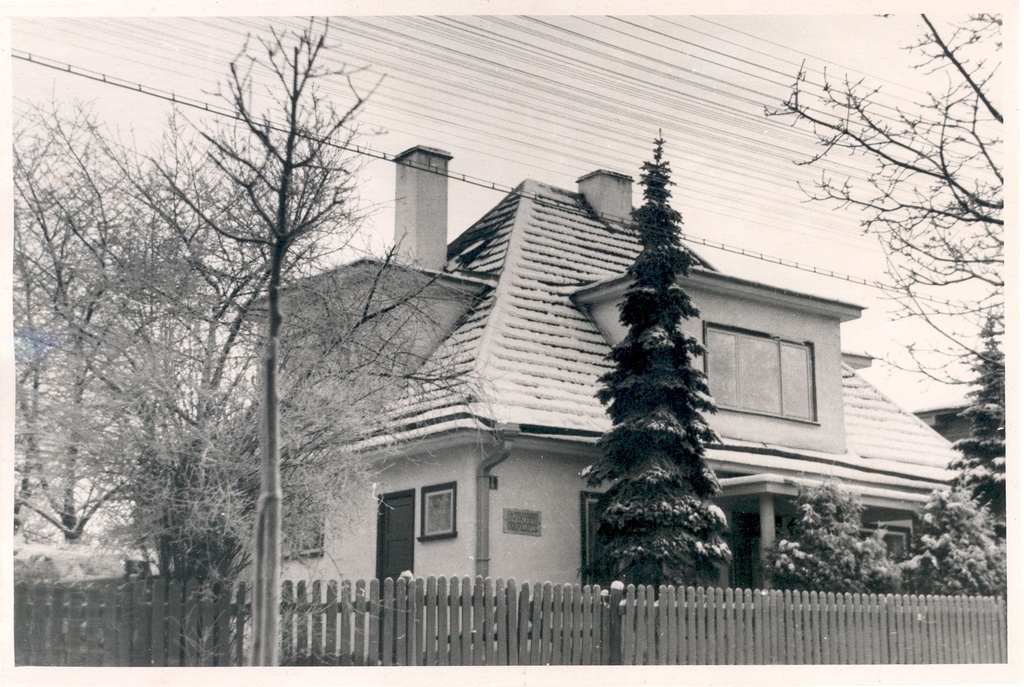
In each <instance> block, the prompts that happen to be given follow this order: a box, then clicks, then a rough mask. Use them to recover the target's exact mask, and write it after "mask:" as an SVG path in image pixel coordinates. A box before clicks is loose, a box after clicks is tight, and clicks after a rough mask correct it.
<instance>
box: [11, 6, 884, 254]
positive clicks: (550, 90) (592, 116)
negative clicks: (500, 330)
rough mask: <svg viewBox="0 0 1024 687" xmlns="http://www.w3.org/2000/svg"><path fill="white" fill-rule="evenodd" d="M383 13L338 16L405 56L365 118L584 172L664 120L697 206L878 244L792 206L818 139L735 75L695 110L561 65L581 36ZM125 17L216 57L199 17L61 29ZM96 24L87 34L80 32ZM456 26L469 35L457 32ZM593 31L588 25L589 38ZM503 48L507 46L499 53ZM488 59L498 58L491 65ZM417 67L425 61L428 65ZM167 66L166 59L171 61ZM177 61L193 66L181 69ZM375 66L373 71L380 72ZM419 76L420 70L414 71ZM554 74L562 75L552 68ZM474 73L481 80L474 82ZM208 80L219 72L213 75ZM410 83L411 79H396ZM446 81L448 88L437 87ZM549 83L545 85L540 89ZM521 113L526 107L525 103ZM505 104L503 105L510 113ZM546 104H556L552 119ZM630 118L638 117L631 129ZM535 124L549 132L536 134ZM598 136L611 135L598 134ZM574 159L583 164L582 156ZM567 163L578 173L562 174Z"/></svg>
mask: <svg viewBox="0 0 1024 687" xmlns="http://www.w3.org/2000/svg"><path fill="white" fill-rule="evenodd" d="M188 21H189V22H190V23H191V22H198V24H199V26H201V27H206V28H209V27H211V26H215V27H217V29H218V30H223V31H239V30H241V31H242V32H243V33H244V32H245V31H246V30H249V32H250V35H258V33H259V32H260V31H264V30H265V29H266V24H265V23H260V22H259V21H257V20H249V19H239V18H222V19H217V18H204V19H203V20H195V19H190V20H188ZM274 21H275V22H276V23H280V24H283V25H284V26H285V27H288V26H294V23H295V21H297V20H289V19H287V18H275V20H274ZM372 21H373V20H372V19H370V20H369V21H367V18H359V19H356V18H346V19H344V20H343V21H341V22H339V23H337V24H332V27H333V30H334V32H335V33H337V34H339V36H340V38H341V40H342V45H343V46H344V47H347V48H350V49H351V47H352V46H356V48H357V50H356V53H357V54H360V55H361V54H364V53H365V52H366V51H372V52H373V60H374V65H375V66H376V65H377V64H378V63H381V66H384V67H387V64H386V63H383V62H381V61H380V60H379V57H380V56H382V55H393V56H394V57H393V58H391V59H392V67H391V68H390V69H389V73H388V75H387V76H388V78H387V80H386V83H385V87H384V88H381V89H379V90H378V91H377V92H376V93H375V95H374V98H373V99H372V101H371V102H369V103H368V104H367V108H366V118H365V119H363V120H362V121H369V122H372V123H375V124H384V125H386V126H388V128H389V129H390V130H392V131H397V132H399V133H401V132H402V131H403V127H404V126H405V125H406V124H410V125H414V126H415V127H416V130H415V132H416V135H417V137H421V136H422V135H423V134H424V133H425V132H433V133H434V135H435V136H436V137H437V138H438V141H437V143H438V144H439V145H441V144H442V142H443V141H446V140H451V139H452V132H453V131H458V134H459V135H458V143H454V142H453V143H452V144H451V145H457V146H458V147H459V148H460V149H462V150H468V151H471V152H477V153H481V154H486V155H488V157H489V158H491V159H498V160H507V161H513V162H516V163H518V164H523V165H529V166H530V167H532V168H534V169H539V170H546V171H551V172H554V173H557V174H566V175H569V174H578V173H579V169H580V166H585V167H587V168H593V167H595V166H598V167H608V166H609V165H612V166H611V168H612V169H620V170H621V169H623V168H631V167H632V166H633V160H634V159H635V157H636V153H635V152H633V149H635V148H638V147H639V146H641V145H646V142H647V141H646V138H644V137H642V136H640V135H639V134H638V133H637V131H638V130H641V129H644V128H647V129H649V130H650V131H656V130H657V129H658V128H661V127H663V126H664V127H665V128H666V129H667V130H669V131H672V132H673V133H672V135H671V143H670V146H669V148H670V149H674V150H672V154H673V159H675V160H677V161H678V162H680V163H681V164H682V165H684V168H685V169H686V170H687V171H688V173H687V174H685V175H682V176H680V181H679V182H678V183H679V188H680V189H683V190H686V191H691V192H692V195H691V196H690V201H689V202H690V205H691V207H692V208H694V209H695V210H704V211H706V212H714V213H716V214H719V215H721V216H725V217H732V218H734V219H743V221H745V222H748V223H750V224H751V225H753V226H760V227H764V228H766V229H768V230H771V231H777V232H781V233H785V234H802V235H804V236H811V237H813V238H820V237H821V236H822V235H823V234H828V235H830V236H832V237H834V238H832V239H831V240H833V241H837V242H841V243H844V244H846V245H848V246H850V247H851V248H853V249H856V250H868V247H867V246H866V245H865V243H864V241H863V235H862V234H861V233H859V232H853V231H850V230H849V229H848V228H843V227H839V226H836V225H835V224H834V216H832V215H831V213H830V212H829V211H828V210H827V209H826V208H825V207H824V206H821V205H818V204H811V205H808V206H804V210H803V211H802V212H800V213H796V214H794V213H792V211H791V209H792V204H791V203H792V202H796V201H791V200H787V199H786V198H785V195H786V194H783V193H779V192H778V191H777V187H778V185H779V183H780V182H782V181H788V182H789V183H788V184H787V186H788V189H790V190H791V191H793V192H795V191H796V188H797V184H798V183H799V182H798V180H799V179H801V174H803V181H804V183H807V184H813V183H814V180H812V179H808V178H806V173H801V172H798V171H797V169H798V168H796V167H794V166H793V165H792V161H793V160H794V159H799V158H806V157H808V156H809V152H808V151H809V148H808V140H809V139H808V137H807V136H806V135H805V134H802V133H801V134H799V135H798V131H797V130H796V129H792V128H790V127H787V126H785V125H783V124H782V123H781V122H778V121H774V120H765V119H764V118H763V116H762V115H761V114H760V111H759V110H758V112H757V113H752V112H750V111H745V112H744V111H741V110H738V109H735V108H731V107H730V106H728V105H726V104H725V103H724V102H723V101H721V100H719V99H718V95H717V94H719V93H720V89H719V86H718V85H716V84H721V85H723V86H728V84H727V83H725V82H709V83H710V85H709V84H705V85H704V86H701V88H703V90H704V92H705V93H711V95H712V98H711V99H708V98H706V97H698V98H697V99H696V100H694V101H693V102H695V103H703V104H701V105H700V107H699V108H698V109H694V106H693V105H692V103H691V104H687V103H688V102H689V101H682V100H679V98H681V97H682V95H681V94H680V93H678V92H677V91H678V89H675V88H666V84H665V83H654V82H652V81H651V80H650V79H653V78H654V77H655V76H657V74H656V72H655V71H652V72H649V73H648V72H645V74H647V77H649V78H645V77H644V76H643V74H641V75H640V76H639V77H638V78H628V77H626V76H625V75H623V76H622V77H621V78H616V79H611V77H608V76H607V75H606V74H605V72H606V71H607V70H606V69H604V67H602V66H601V64H597V63H598V62H601V61H600V60H598V59H597V57H595V60H594V62H595V64H593V65H588V63H585V62H580V61H579V60H577V61H576V62H575V63H573V65H571V66H567V65H565V64H561V62H563V60H561V59H560V57H559V55H555V54H553V53H551V52H550V51H549V49H550V48H552V46H555V45H556V44H562V43H564V44H565V45H566V46H567V47H568V48H570V49H575V47H576V43H572V42H569V41H564V40H561V41H557V42H556V41H554V40H553V37H547V38H545V42H544V43H543V45H542V44H540V43H536V45H534V46H532V47H531V46H528V45H526V41H519V42H518V43H517V39H520V38H522V37H525V34H522V35H519V34H515V33H513V34H511V38H504V39H503V40H504V43H500V44H499V43H496V42H495V40H496V39H497V38H502V37H501V36H499V35H498V34H496V33H495V32H493V31H490V30H489V29H487V28H486V27H487V26H490V25H491V24H493V20H492V18H486V17H485V18H476V19H475V20H474V18H465V19H464V18H460V19H458V20H456V19H453V18H434V17H418V18H399V19H395V20H389V21H387V22H386V23H384V25H383V26H377V25H376V24H373V23H372ZM97 22H99V25H97ZM289 22H291V23H289ZM64 23H67V22H64ZM469 24H473V26H470V25H469ZM478 25H479V26H478ZM119 26H120V27H125V26H127V27H129V29H130V31H129V33H131V35H133V36H135V35H136V34H140V35H139V36H138V38H139V40H142V41H144V42H145V43H146V44H147V45H151V46H153V48H154V50H155V49H156V48H157V46H159V48H160V50H161V51H162V52H160V53H155V52H153V51H146V52H144V53H142V55H145V56H147V57H146V59H145V61H143V60H140V59H138V57H137V56H134V53H133V56H132V57H129V58H127V59H129V60H130V61H132V62H137V63H138V64H140V65H142V64H146V63H149V64H150V65H151V64H152V62H153V61H154V59H155V60H156V61H157V62H159V63H161V64H163V63H164V62H166V63H168V64H169V65H172V67H173V65H185V66H187V67H190V68H193V69H194V67H193V65H194V64H197V60H196V59H192V60H191V61H187V62H186V61H183V60H182V58H183V57H195V58H197V59H198V60H203V59H207V60H208V59H210V57H211V50H213V49H214V48H211V46H210V45H209V43H208V42H204V41H203V40H202V39H201V38H199V37H200V36H201V35H202V31H198V30H193V29H191V28H186V30H177V31H169V30H168V27H167V26H166V25H165V24H156V23H153V22H147V21H124V20H118V21H112V20H92V21H89V22H87V23H85V24H83V23H82V22H78V21H76V22H74V23H72V24H70V27H71V28H61V29H60V30H61V31H68V32H70V33H71V34H75V35H80V36H81V37H82V39H83V40H84V39H85V37H86V36H87V35H92V34H97V35H99V36H102V35H104V34H109V33H111V32H113V30H114V29H116V28H118V27H119ZM82 27H84V30H85V33H81V31H79V29H81V28H82ZM47 28H48V29H51V28H52V27H51V26H47ZM527 28H529V27H527ZM22 30H23V29H22ZM456 30H457V31H458V33H453V31H456ZM424 31H427V32H429V33H424ZM467 32H468V33H467ZM586 38H587V37H586V36H581V37H580V40H586ZM485 39H487V40H485ZM474 40H475V41H477V42H476V43H474V42H473V41H474ZM62 42H67V41H66V40H65V41H62ZM94 45H95V41H90V42H89V43H87V44H83V45H82V49H86V50H92V51H94V52H99V53H100V54H106V53H108V52H110V51H109V50H104V49H102V48H101V49H99V50H97V49H96V48H94V47H93V46H94ZM448 45H456V46H461V47H463V48H467V47H470V46H472V49H471V50H470V51H469V52H465V51H463V52H464V56H463V57H461V58H458V56H453V53H452V52H451V51H450V50H447V46H448ZM498 48H500V51H499V52H494V53H492V50H497V49H498ZM410 50H415V51H416V52H415V58H413V59H410V54H411V53H409V51H410ZM474 51H475V54H477V55H484V56H486V55H493V56H494V57H497V59H496V60H492V61H491V62H490V63H478V61H477V60H476V59H475V57H474V54H473V53H474ZM572 54H573V53H572V52H570V53H569V55H572ZM524 55H525V56H528V57H529V58H530V59H531V60H533V61H532V62H531V63H530V64H531V65H532V68H530V69H527V70H524V71H522V72H521V73H519V74H518V75H512V76H510V75H509V74H508V73H507V72H506V71H502V65H506V64H513V63H514V62H515V61H516V60H520V59H523V57H524ZM345 57H348V55H347V54H346V56H345ZM607 61H608V60H605V62H607ZM482 64H487V66H486V68H484V67H482V66H481V65H482ZM410 65H414V66H415V67H417V68H419V69H420V70H421V71H419V72H416V71H415V69H414V68H413V67H410ZM520 66H522V65H520ZM155 68H157V69H161V70H163V69H165V67H163V66H161V67H155ZM167 71H171V72H175V71H176V73H181V69H180V68H179V69H178V70H174V69H173V68H170V69H167ZM186 71H187V70H186ZM391 71H394V72H395V73H396V74H397V76H394V75H392V73H391ZM662 71H663V70H662ZM686 71H687V72H689V71H691V70H689V69H687V70H686ZM697 72H698V73H699V72H700V70H699V69H698V70H697ZM371 73H372V70H371V71H370V72H367V73H366V74H371ZM409 74H414V76H413V77H412V78H410V77H409V76H406V78H404V79H403V78H402V77H403V75H409ZM424 75H425V76H424ZM474 75H476V76H474ZM203 76H204V73H203V72H202V71H197V72H196V77H199V78H203ZM360 76H363V75H360ZM552 76H558V77H559V78H557V79H555V80H552V79H550V78H548V77H552ZM632 76H636V74H633V75H632ZM513 77H514V78H513ZM467 78H468V79H471V80H470V81H469V84H470V85H469V87H467V82H466V79H467ZM659 78H661V77H659ZM425 79H429V81H427V80H425ZM544 79H546V80H544ZM207 82H210V80H209V79H208V78H207ZM396 82H399V83H401V84H403V85H405V88H396V86H395V84H396ZM425 83H430V84H431V95H432V96H434V97H427V98H424V97H423V96H424V91H423V84H425ZM766 83H767V82H766ZM436 84H441V85H440V86H437V90H436V91H435V90H434V87H435V85H436ZM538 87H542V90H537V88H538ZM324 92H325V93H332V87H331V85H330V84H329V83H325V84H324ZM333 92H334V93H339V92H340V91H337V90H335V91H333ZM683 95H685V94H683ZM637 97H639V98H642V99H643V102H645V103H646V104H650V103H654V104H657V105H658V110H657V111H652V112H651V113H647V112H645V110H646V109H647V108H640V110H639V111H638V110H637V108H636V107H635V106H633V105H632V104H631V103H632V102H633V101H634V100H635V99H636V98H637ZM542 99H543V100H542ZM712 101H713V102H712ZM709 103H710V104H711V105H713V107H710V106H709ZM439 105H440V106H439ZM381 106H387V109H384V110H382V109H381ZM517 110H518V111H520V114H519V115H516V114H513V113H514V112H516V111H517ZM748 110H749V107H748ZM496 112H497V113H499V114H498V116H497V117H496V116H495V113H496ZM545 113H551V115H550V116H549V117H546V118H545V117H544V114H545ZM556 113H557V114H556ZM681 113H683V114H682V115H681ZM506 115H507V117H512V118H516V119H517V121H520V120H521V123H520V124H519V125H518V126H516V127H514V128H509V127H506V126H503V125H502V122H504V121H507V117H506ZM638 118H639V119H638ZM626 122H630V123H632V124H633V126H632V127H631V128H630V127H626V126H625V123H626ZM527 130H531V131H536V132H537V134H536V135H533V134H531V135H528V136H527V135H524V134H525V132H526V131H527ZM554 132H557V142H556V141H553V140H552V135H553V134H554ZM406 133H408V132H407V131H406ZM474 134H478V136H475V135H474ZM595 140H597V141H599V143H598V144H595ZM553 144H554V145H553ZM801 146H802V147H803V148H802V149H801ZM626 149H629V150H630V152H626ZM555 151H557V154H556V153H555ZM598 155H599V156H598ZM574 162H578V163H580V165H572V163H574ZM616 162H617V166H616ZM856 162H858V161H857V159H856V158H849V159H844V160H842V161H841V164H835V163H833V164H834V171H835V172H836V173H837V174H842V175H846V176H852V177H853V178H855V179H859V180H861V181H863V180H864V179H865V178H866V176H867V171H866V170H864V169H859V168H857V167H855V166H853V165H854V164H855V163H856ZM555 168H562V169H564V170H565V171H557V172H556V171H555ZM769 170H770V171H769ZM766 171H767V173H766ZM719 197H737V198H742V199H743V202H744V204H745V205H746V206H748V207H749V208H750V209H751V210H753V211H755V214H754V215H753V216H752V217H745V218H740V217H735V216H734V215H730V213H729V212H728V211H725V212H723V211H722V209H721V208H720V207H719V206H718V205H717V204H716V202H715V201H714V199H715V198H719ZM815 216H818V217H820V218H821V220H820V222H814V221H813V220H814V217H815Z"/></svg>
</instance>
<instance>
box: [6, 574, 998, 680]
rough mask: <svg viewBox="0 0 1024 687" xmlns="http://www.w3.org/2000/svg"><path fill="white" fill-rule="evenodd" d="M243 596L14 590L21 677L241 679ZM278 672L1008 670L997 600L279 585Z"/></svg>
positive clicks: (446, 583) (412, 583) (427, 584)
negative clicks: (129, 672) (79, 669)
mask: <svg viewBox="0 0 1024 687" xmlns="http://www.w3.org/2000/svg"><path fill="white" fill-rule="evenodd" d="M249 593H250V588H249V587H248V586H247V585H246V584H238V585H236V586H234V587H231V586H224V587H215V588H213V589H203V588H201V587H200V586H199V585H197V584H196V583H195V582H188V583H186V584H182V583H180V582H177V581H172V582H170V583H167V582H164V581H156V582H150V583H145V582H140V581H135V582H128V583H123V584H120V585H118V584H116V583H108V584H94V585H83V586H74V587H67V586H65V587H54V586H47V585H18V586H17V587H16V588H15V623H16V628H15V661H16V663H17V664H18V665H75V666H77V665H82V666H232V665H234V666H237V665H245V664H246V658H247V656H248V650H249V642H250V639H249V637H248V628H249V617H250V612H251V606H250V598H249ZM281 613H282V615H281V662H282V664H283V665H290V666H309V665H317V666H323V665H342V666H350V665H361V666H367V665H371V666H372V665H384V666H389V665H397V666H416V665H428V666H447V665H452V666H458V665H473V666H492V665H497V666H506V665H512V666H515V665H522V666H528V665H529V666H539V665H540V666H542V665H608V664H627V665H677V664H689V665H733V664H786V665H801V664H852V663H861V664H885V663H904V664H905V663H1005V662H1006V607H1005V604H1004V602H1003V600H1002V599H995V598H991V597H933V596H893V595H885V596H876V595H867V594H831V593H829V594H824V593H821V594H819V593H813V592H812V593H810V594H808V593H806V592H803V593H796V592H789V591H785V592H782V591H756V590H755V591H751V590H749V589H747V590H738V589H724V590H723V589H719V588H706V589H704V588H694V587H686V588H684V587H660V588H658V589H655V588H654V587H645V586H643V585H640V586H636V587H634V586H633V585H630V586H628V587H625V588H624V589H623V588H621V587H619V586H615V587H613V588H612V589H611V590H605V589H602V588H601V587H599V586H596V585H595V586H590V585H586V586H581V585H579V584H572V585H570V584H552V583H550V582H547V583H544V584H533V585H531V584H529V583H523V584H521V585H518V584H517V583H516V582H515V581H514V580H507V581H506V580H502V579H497V580H492V579H490V578H487V579H483V578H479V577H478V578H476V580H472V579H470V578H469V577H463V578H461V579H460V578H457V577H452V578H444V577H439V578H434V577H429V578H426V579H422V578H419V579H413V580H406V579H399V580H391V579H386V580H384V582H383V584H381V583H380V582H379V581H378V580H370V581H369V582H366V581H363V580H360V581H356V582H354V583H353V582H352V581H349V580H343V581H340V582H339V581H336V580H330V581H315V582H310V583H307V582H296V583H292V582H284V583H283V586H282V603H281Z"/></svg>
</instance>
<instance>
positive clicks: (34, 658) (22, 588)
mask: <svg viewBox="0 0 1024 687" xmlns="http://www.w3.org/2000/svg"><path fill="white" fill-rule="evenodd" d="M18 592H19V593H20V594H21V595H22V596H23V597H24V599H25V601H26V602H30V603H31V605H28V603H26V605H25V606H24V607H23V611H22V613H24V614H25V615H24V616H19V620H18V626H17V627H16V628H15V633H16V634H15V639H19V635H20V639H21V640H22V641H23V642H24V643H23V644H22V649H21V655H20V659H19V657H18V655H15V663H16V664H17V665H25V666H29V665H32V666H49V665H55V663H54V658H53V656H52V655H51V647H50V637H51V635H50V631H49V630H50V623H51V622H53V621H52V618H53V617H54V616H53V592H52V590H51V589H50V588H49V587H48V586H47V585H43V584H36V585H19V587H18Z"/></svg>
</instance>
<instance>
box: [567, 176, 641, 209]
mask: <svg viewBox="0 0 1024 687" xmlns="http://www.w3.org/2000/svg"><path fill="white" fill-rule="evenodd" d="M576 184H577V185H578V188H579V192H580V193H581V194H583V197H584V198H586V199H587V202H588V203H590V207H592V208H594V210H596V211H597V213H598V214H599V215H602V216H604V217H605V218H607V219H618V220H620V221H626V220H628V219H629V213H630V211H631V210H632V209H633V177H631V176H626V175H625V174H619V173H618V172H609V171H608V170H606V169H599V170H597V171H596V172H591V173H590V174H585V175H583V176H581V177H580V178H579V179H577V180H576Z"/></svg>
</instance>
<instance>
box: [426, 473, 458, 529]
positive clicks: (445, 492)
mask: <svg viewBox="0 0 1024 687" xmlns="http://www.w3.org/2000/svg"><path fill="white" fill-rule="evenodd" d="M456 496H457V484H456V483H455V482H445V483H444V484H434V485H431V486H429V487H423V488H422V489H420V538H419V539H420V541H433V540H435V539H451V538H453V537H455V536H457V535H458V532H456V530H455V514H456V506H457V502H456Z"/></svg>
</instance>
